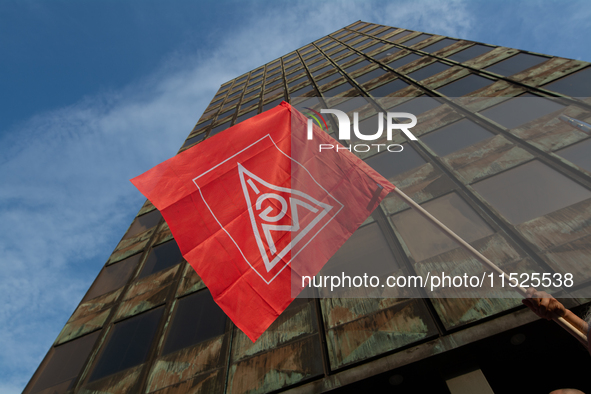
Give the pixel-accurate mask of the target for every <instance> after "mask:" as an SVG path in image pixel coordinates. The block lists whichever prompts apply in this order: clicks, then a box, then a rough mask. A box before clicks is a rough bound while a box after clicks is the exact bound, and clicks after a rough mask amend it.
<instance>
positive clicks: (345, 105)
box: [331, 97, 367, 118]
mask: <svg viewBox="0 0 591 394" xmlns="http://www.w3.org/2000/svg"><path fill="white" fill-rule="evenodd" d="M366 104H367V100H365V99H364V98H363V97H355V98H353V99H350V100H347V101H343V102H342V103H340V104H337V105H333V106H331V108H334V109H338V110H341V111H343V112H345V113H347V112H351V111H353V110H356V109H358V108H361V107H363V106H364V105H366ZM351 118H353V115H351Z"/></svg>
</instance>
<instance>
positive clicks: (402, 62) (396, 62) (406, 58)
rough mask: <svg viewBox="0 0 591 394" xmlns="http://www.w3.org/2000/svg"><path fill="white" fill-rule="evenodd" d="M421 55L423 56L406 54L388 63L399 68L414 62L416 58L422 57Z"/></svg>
mask: <svg viewBox="0 0 591 394" xmlns="http://www.w3.org/2000/svg"><path fill="white" fill-rule="evenodd" d="M421 57H422V56H419V55H417V54H414V53H411V54H410V55H406V56H404V57H402V58H400V59H398V60H394V61H393V62H390V63H388V66H390V67H392V68H399V67H402V66H405V65H407V64H408V63H410V62H414V61H415V60H417V59H420V58H421Z"/></svg>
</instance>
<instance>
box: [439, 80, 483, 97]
mask: <svg viewBox="0 0 591 394" xmlns="http://www.w3.org/2000/svg"><path fill="white" fill-rule="evenodd" d="M493 82H494V81H491V80H490V79H488V78H484V77H481V76H479V75H476V74H470V75H468V76H467V77H464V78H462V79H458V80H457V81H455V82H452V83H448V84H447V85H445V86H442V87H440V88H437V90H439V91H440V92H441V93H443V94H445V95H446V96H447V97H461V96H465V95H467V94H468V93H472V92H474V91H476V90H478V89H482V88H483V87H485V86H488V85H490V84H492V83H493Z"/></svg>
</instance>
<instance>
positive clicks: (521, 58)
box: [485, 53, 548, 76]
mask: <svg viewBox="0 0 591 394" xmlns="http://www.w3.org/2000/svg"><path fill="white" fill-rule="evenodd" d="M546 60H548V58H547V57H542V56H536V55H530V54H529V53H519V54H517V55H515V56H512V57H510V58H509V59H505V60H502V61H500V62H498V63H496V64H493V65H492V66H490V67H487V68H485V70H486V71H490V72H491V73H495V74H499V75H504V76H510V75H513V74H517V73H519V72H521V71H523V70H527V69H528V68H530V67H533V66H536V65H538V64H540V63H543V62H545V61H546Z"/></svg>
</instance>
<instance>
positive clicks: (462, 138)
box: [421, 119, 494, 156]
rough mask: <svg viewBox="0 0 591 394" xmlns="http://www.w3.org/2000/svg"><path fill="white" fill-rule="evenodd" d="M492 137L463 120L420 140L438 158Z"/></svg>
mask: <svg viewBox="0 0 591 394" xmlns="http://www.w3.org/2000/svg"><path fill="white" fill-rule="evenodd" d="M493 136H494V134H492V133H491V132H489V131H488V130H486V129H484V128H482V127H480V126H478V125H477V124H476V123H474V122H472V121H470V120H468V119H464V120H460V121H459V122H456V123H453V124H451V125H449V126H445V127H443V128H441V129H438V130H435V131H433V132H431V133H429V134H427V135H425V136H423V137H421V140H422V141H423V142H424V143H426V144H427V145H428V146H429V148H431V149H433V150H434V151H435V153H437V154H438V155H439V156H446V155H449V154H450V153H453V152H456V151H458V150H460V149H464V148H465V147H467V146H470V145H474V144H475V143H477V142H480V141H483V140H485V139H487V138H490V137H493Z"/></svg>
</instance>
